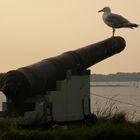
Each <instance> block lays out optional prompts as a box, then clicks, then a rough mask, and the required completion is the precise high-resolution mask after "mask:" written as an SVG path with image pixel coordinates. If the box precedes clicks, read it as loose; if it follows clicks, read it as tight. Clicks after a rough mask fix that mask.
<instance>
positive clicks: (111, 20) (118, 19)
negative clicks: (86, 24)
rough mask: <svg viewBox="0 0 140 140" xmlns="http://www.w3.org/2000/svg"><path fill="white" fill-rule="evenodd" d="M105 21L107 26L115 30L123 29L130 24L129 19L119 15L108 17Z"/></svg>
mask: <svg viewBox="0 0 140 140" xmlns="http://www.w3.org/2000/svg"><path fill="white" fill-rule="evenodd" d="M105 21H106V23H107V24H109V25H110V26H112V27H115V28H121V27H124V26H125V25H126V24H128V23H130V22H129V21H128V20H127V19H125V18H124V17H122V16H120V15H117V14H110V15H108V16H107V17H106V19H105Z"/></svg>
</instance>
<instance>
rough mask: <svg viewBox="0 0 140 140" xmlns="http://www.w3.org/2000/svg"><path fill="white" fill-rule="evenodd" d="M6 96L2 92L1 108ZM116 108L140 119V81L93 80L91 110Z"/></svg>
mask: <svg viewBox="0 0 140 140" xmlns="http://www.w3.org/2000/svg"><path fill="white" fill-rule="evenodd" d="M5 100H6V98H5V96H4V95H3V94H2V93H0V110H1V109H2V102H3V101H5ZM110 104H111V105H114V104H115V107H116V108H115V109H117V110H120V111H121V110H122V111H125V112H126V113H127V114H128V117H129V118H130V119H133V120H140V82H97V83H96V82H91V112H96V111H97V109H98V110H105V109H106V108H107V107H108V106H109V105H110Z"/></svg>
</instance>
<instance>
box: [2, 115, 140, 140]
mask: <svg viewBox="0 0 140 140" xmlns="http://www.w3.org/2000/svg"><path fill="white" fill-rule="evenodd" d="M16 139H17V140H124V139H127V140H140V122H130V121H128V120H127V119H126V117H125V114H123V113H120V114H119V113H118V114H115V115H112V116H108V117H107V116H104V117H101V116H100V118H95V116H93V117H91V118H90V119H89V120H88V121H85V122H81V123H78V124H74V123H73V124H58V125H53V126H51V127H49V128H45V127H44V126H43V127H42V126H36V125H34V126H33V127H29V126H28V127H26V126H22V125H17V124H13V123H11V124H2V123H1V124H0V140H16Z"/></svg>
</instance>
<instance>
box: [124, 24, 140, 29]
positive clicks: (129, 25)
mask: <svg viewBox="0 0 140 140" xmlns="http://www.w3.org/2000/svg"><path fill="white" fill-rule="evenodd" d="M139 26H140V25H138V24H135V23H128V24H127V25H126V27H128V28H132V29H133V28H138V27H139Z"/></svg>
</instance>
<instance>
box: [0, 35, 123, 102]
mask: <svg viewBox="0 0 140 140" xmlns="http://www.w3.org/2000/svg"><path fill="white" fill-rule="evenodd" d="M124 48H125V40H124V39H123V38H122V37H112V38H109V39H106V40H104V41H101V42H98V43H95V44H91V45H89V46H86V47H83V48H80V49H77V50H74V51H68V52H65V53H63V54H61V55H58V56H56V57H51V58H48V59H45V60H42V61H40V62H38V63H35V64H32V65H29V66H26V67H22V68H19V69H17V70H12V71H9V72H7V73H6V74H5V76H4V79H3V84H2V88H1V90H2V91H3V93H4V94H5V95H6V96H7V97H8V98H9V99H11V100H13V101H14V102H22V101H24V100H25V99H27V98H29V97H32V96H35V95H38V94H44V93H45V92H46V91H47V90H50V88H51V86H52V85H54V84H55V82H56V81H59V80H63V79H65V76H66V71H67V70H72V69H80V70H82V69H86V68H88V67H90V66H92V65H94V64H96V63H98V62H100V61H102V60H104V59H105V58H108V57H110V56H112V55H114V54H117V53H119V52H121V51H122V50H123V49H124Z"/></svg>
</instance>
